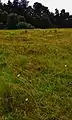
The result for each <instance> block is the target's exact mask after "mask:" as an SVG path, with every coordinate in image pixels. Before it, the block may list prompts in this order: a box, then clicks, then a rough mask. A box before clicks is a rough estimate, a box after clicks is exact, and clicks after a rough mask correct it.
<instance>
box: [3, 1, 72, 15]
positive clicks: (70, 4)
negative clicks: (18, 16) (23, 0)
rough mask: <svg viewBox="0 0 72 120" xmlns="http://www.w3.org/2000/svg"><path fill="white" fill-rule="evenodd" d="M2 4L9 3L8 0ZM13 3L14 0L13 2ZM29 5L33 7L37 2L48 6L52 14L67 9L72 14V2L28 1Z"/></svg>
mask: <svg viewBox="0 0 72 120" xmlns="http://www.w3.org/2000/svg"><path fill="white" fill-rule="evenodd" d="M1 1H2V2H7V1H8V0H1ZM11 1H13V0H11ZM28 1H30V2H29V5H33V3H35V2H40V3H42V4H43V5H45V6H47V7H48V8H49V10H50V11H51V12H55V8H58V9H59V11H60V10H61V9H65V10H66V12H70V14H72V0H28Z"/></svg>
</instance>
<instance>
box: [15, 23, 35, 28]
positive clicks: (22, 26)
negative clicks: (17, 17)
mask: <svg viewBox="0 0 72 120" xmlns="http://www.w3.org/2000/svg"><path fill="white" fill-rule="evenodd" d="M17 28H18V29H23V28H24V29H33V28H34V26H32V25H31V24H28V23H26V22H19V23H18V24H17Z"/></svg>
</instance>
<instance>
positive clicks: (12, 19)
mask: <svg viewBox="0 0 72 120" xmlns="http://www.w3.org/2000/svg"><path fill="white" fill-rule="evenodd" d="M17 22H18V19H17V14H16V13H10V14H9V15H8V19H7V27H8V29H16V28H17V26H16V24H17Z"/></svg>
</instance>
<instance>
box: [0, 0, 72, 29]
mask: <svg viewBox="0 0 72 120" xmlns="http://www.w3.org/2000/svg"><path fill="white" fill-rule="evenodd" d="M11 13H14V14H15V13H16V14H17V16H18V18H17V21H18V22H25V21H26V22H27V23H30V24H32V25H33V26H35V28H56V27H57V28H66V27H67V28H68V27H69V28H70V27H72V22H71V21H72V20H71V19H72V15H70V14H69V12H66V11H65V9H62V10H61V11H60V12H59V10H58V9H57V8H56V9H55V13H52V12H51V11H50V10H49V9H48V7H46V6H44V5H42V4H41V3H39V2H35V3H34V5H33V7H32V6H29V1H27V0H20V1H19V0H13V2H11V1H10V0H8V3H7V4H6V3H4V4H3V3H1V2H0V22H2V23H4V25H5V26H7V25H8V23H7V22H8V19H9V15H10V14H11ZM10 21H11V20H10ZM13 23H14V19H13ZM14 25H15V27H14ZM14 25H12V26H13V29H16V21H15V23H14ZM12 26H11V28H12ZM8 28H9V25H8Z"/></svg>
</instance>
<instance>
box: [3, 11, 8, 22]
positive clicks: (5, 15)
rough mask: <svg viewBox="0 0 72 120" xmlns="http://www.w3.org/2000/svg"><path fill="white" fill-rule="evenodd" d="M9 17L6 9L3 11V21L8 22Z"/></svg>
mask: <svg viewBox="0 0 72 120" xmlns="http://www.w3.org/2000/svg"><path fill="white" fill-rule="evenodd" d="M7 17H8V13H7V12H6V11H4V12H3V13H2V22H3V23H4V24H6V23H7Z"/></svg>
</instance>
